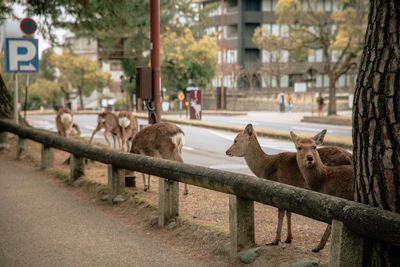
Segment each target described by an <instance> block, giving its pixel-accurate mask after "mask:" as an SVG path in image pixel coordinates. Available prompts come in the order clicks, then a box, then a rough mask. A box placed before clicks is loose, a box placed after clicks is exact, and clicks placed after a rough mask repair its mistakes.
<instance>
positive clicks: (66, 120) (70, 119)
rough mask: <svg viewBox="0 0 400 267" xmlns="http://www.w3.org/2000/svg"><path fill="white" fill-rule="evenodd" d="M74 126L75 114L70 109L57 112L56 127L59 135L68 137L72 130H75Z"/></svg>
mask: <svg viewBox="0 0 400 267" xmlns="http://www.w3.org/2000/svg"><path fill="white" fill-rule="evenodd" d="M73 125H74V114H73V113H72V111H71V110H70V109H69V108H65V107H64V108H61V109H60V110H59V111H58V112H57V116H56V126H57V132H58V134H59V135H61V136H64V137H68V136H69V135H70V134H71V132H72V130H73Z"/></svg>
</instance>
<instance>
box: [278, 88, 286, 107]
mask: <svg viewBox="0 0 400 267" xmlns="http://www.w3.org/2000/svg"><path fill="white" fill-rule="evenodd" d="M278 102H279V110H280V112H285V102H286V100H285V94H284V93H282V92H281V93H279V94H278Z"/></svg>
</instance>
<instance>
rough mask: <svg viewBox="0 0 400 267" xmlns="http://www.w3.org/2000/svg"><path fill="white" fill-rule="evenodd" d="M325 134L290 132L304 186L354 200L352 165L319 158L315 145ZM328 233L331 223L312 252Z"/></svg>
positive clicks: (324, 240)
mask: <svg viewBox="0 0 400 267" xmlns="http://www.w3.org/2000/svg"><path fill="white" fill-rule="evenodd" d="M325 134H326V130H323V131H321V132H320V133H318V134H317V135H315V136H314V137H312V138H301V137H298V136H297V135H296V134H295V133H294V132H292V131H291V132H290V136H291V138H292V141H293V143H294V144H295V146H296V150H297V155H296V160H297V164H298V166H299V168H300V171H301V173H302V174H303V177H304V181H305V183H306V186H307V187H308V188H309V189H311V190H314V191H317V192H320V193H324V194H327V195H331V196H336V197H341V198H345V199H348V200H354V176H353V165H352V164H350V165H349V164H346V165H342V166H327V165H326V164H324V163H323V161H322V160H321V153H320V151H319V150H318V149H317V147H318V146H320V145H322V142H323V141H324V137H325ZM330 233H331V225H328V227H327V228H326V231H325V233H324V236H323V242H322V240H321V243H320V244H319V245H318V246H317V247H316V248H314V249H313V251H314V252H318V251H320V250H321V249H323V248H324V246H325V244H326V241H327V240H328V238H329V236H330Z"/></svg>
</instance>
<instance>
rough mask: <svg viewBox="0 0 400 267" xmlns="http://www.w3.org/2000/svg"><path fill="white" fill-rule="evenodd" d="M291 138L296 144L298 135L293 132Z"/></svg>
mask: <svg viewBox="0 0 400 267" xmlns="http://www.w3.org/2000/svg"><path fill="white" fill-rule="evenodd" d="M290 138H291V139H292V141H293V142H294V143H296V141H297V135H296V134H295V133H294V132H293V131H290Z"/></svg>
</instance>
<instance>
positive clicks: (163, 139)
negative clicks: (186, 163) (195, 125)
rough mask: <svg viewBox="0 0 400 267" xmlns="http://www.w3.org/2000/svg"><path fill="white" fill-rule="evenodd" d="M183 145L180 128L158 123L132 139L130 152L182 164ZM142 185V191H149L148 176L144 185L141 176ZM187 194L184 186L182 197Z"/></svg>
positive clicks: (166, 123)
mask: <svg viewBox="0 0 400 267" xmlns="http://www.w3.org/2000/svg"><path fill="white" fill-rule="evenodd" d="M184 143H185V139H184V132H183V130H182V129H181V128H180V127H178V126H177V125H175V124H173V123H170V122H158V123H155V124H152V125H150V126H147V127H146V128H144V129H142V130H141V131H139V132H138V133H137V134H136V135H135V136H134V137H133V140H132V146H131V150H130V152H131V153H134V154H141V155H145V156H150V157H155V158H161V159H167V160H173V161H177V162H182V163H183V157H182V147H183V145H184ZM143 185H144V191H147V190H150V176H148V181H147V184H146V178H145V175H144V174H143ZM188 193H189V191H188V187H187V184H185V191H184V195H187V194H188Z"/></svg>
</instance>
